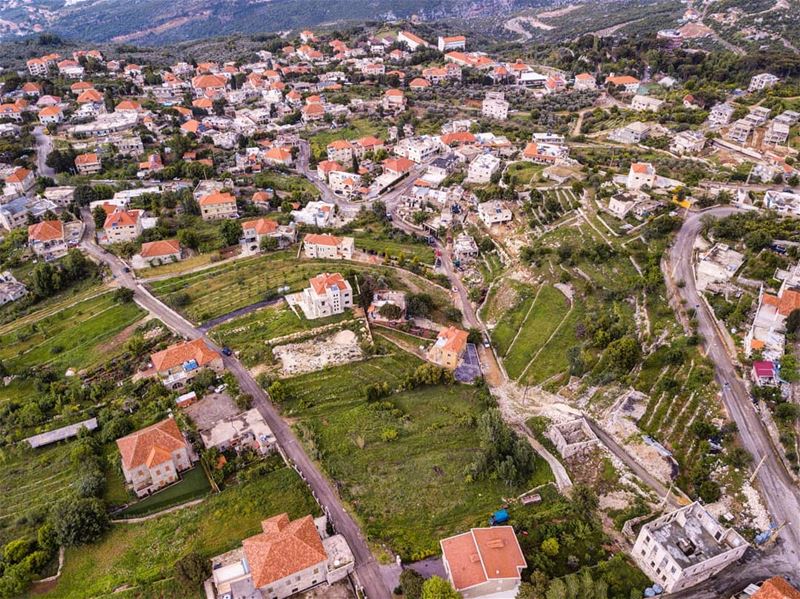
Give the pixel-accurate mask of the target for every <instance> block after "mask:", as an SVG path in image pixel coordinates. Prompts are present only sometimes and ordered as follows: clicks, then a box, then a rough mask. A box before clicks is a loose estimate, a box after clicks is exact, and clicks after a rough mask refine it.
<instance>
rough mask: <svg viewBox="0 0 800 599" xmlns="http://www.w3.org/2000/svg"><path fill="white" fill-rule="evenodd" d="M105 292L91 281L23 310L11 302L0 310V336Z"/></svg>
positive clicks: (76, 285)
mask: <svg viewBox="0 0 800 599" xmlns="http://www.w3.org/2000/svg"><path fill="white" fill-rule="evenodd" d="M102 292H103V286H102V285H98V284H97V281H96V280H94V279H90V280H88V281H86V282H81V283H78V284H75V285H73V286H71V287H70V288H69V289H66V290H64V291H62V292H61V293H57V294H56V295H54V296H52V297H48V298H47V299H44V300H42V301H39V302H36V303H35V304H33V305H31V306H29V307H27V308H25V309H22V310H18V309H17V303H18V302H11V303H9V304H6V305H5V306H3V307H1V308H0V323H2V324H0V335H2V334H4V333H6V332H8V331H9V330H14V329H16V328H18V327H20V326H21V325H23V324H27V323H31V322H36V321H38V320H41V319H42V318H43V317H44V316H45V315H48V314H54V313H55V312H58V311H60V310H63V309H64V308H65V307H66V306H69V305H72V304H74V303H77V302H80V301H82V300H85V299H87V298H89V297H92V296H95V295H98V294H100V293H102Z"/></svg>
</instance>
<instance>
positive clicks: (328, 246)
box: [303, 233, 355, 260]
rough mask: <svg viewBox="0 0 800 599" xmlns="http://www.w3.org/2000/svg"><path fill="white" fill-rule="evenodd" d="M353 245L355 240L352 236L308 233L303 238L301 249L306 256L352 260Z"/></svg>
mask: <svg viewBox="0 0 800 599" xmlns="http://www.w3.org/2000/svg"><path fill="white" fill-rule="evenodd" d="M354 247H355V242H354V241H353V238H352V237H336V236H335V235H318V234H316V233H308V234H306V236H305V237H304V238H303V251H304V253H305V255H306V258H323V259H327V260H352V259H353V249H354Z"/></svg>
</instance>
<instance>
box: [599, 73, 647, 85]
mask: <svg viewBox="0 0 800 599" xmlns="http://www.w3.org/2000/svg"><path fill="white" fill-rule="evenodd" d="M606 83H613V84H614V85H633V84H635V83H639V80H638V79H637V78H636V77H631V76H630V75H617V76H616V77H606Z"/></svg>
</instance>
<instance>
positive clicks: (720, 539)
mask: <svg viewBox="0 0 800 599" xmlns="http://www.w3.org/2000/svg"><path fill="white" fill-rule="evenodd" d="M745 551H747V541H745V539H744V538H743V537H742V536H741V535H740V534H739V533H738V532H736V531H735V530H733V529H732V528H728V529H726V528H723V527H722V526H721V525H720V524H719V522H717V521H716V519H714V517H713V516H712V515H711V514H709V513H708V512H707V511H706V510H705V508H703V506H701V505H700V504H699V503H697V502H695V503H692V504H690V505H687V506H686V507H682V508H680V509H679V510H676V511H674V512H672V513H670V514H666V515H664V516H661V517H660V518H658V519H656V520H653V521H652V522H648V523H647V524H645V525H644V526H642V530H641V531H640V532H639V537H638V538H637V539H636V543H635V544H634V546H633V558H634V560H636V563H637V564H638V565H639V567H640V568H641V569H642V571H643V572H644V573H645V574H647V575H648V576H649V577H650V578H651V579H652V580H654V581H655V582H657V583H658V584H659V585H661V586H662V587H663V588H664V591H665V592H667V593H675V592H678V591H682V590H684V589H687V588H689V587H692V586H694V585H696V584H699V583H701V582H703V581H704V580H706V579H708V578H710V577H712V576H714V575H715V574H717V573H718V572H720V571H721V570H723V569H724V568H726V567H727V566H729V565H730V564H732V563H733V562H735V561H737V560H739V558H741V557H742V556H743V555H744V553H745Z"/></svg>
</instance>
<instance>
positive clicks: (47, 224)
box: [28, 220, 64, 241]
mask: <svg viewBox="0 0 800 599" xmlns="http://www.w3.org/2000/svg"><path fill="white" fill-rule="evenodd" d="M28 239H32V240H34V241H53V240H54V239H64V223H62V222H61V221H60V220H45V221H42V222H40V223H36V224H35V225H30V226H29V227H28Z"/></svg>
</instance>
